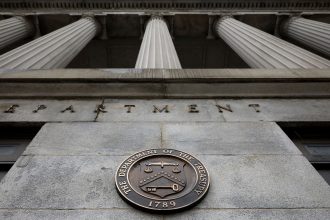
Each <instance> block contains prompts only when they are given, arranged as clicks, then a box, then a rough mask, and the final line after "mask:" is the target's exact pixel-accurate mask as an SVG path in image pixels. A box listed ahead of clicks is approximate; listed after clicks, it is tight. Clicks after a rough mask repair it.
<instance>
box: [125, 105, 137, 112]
mask: <svg viewBox="0 0 330 220" xmlns="http://www.w3.org/2000/svg"><path fill="white" fill-rule="evenodd" d="M124 107H125V108H127V111H126V113H131V112H132V108H135V105H124Z"/></svg>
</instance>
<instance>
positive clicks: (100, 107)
mask: <svg viewBox="0 0 330 220" xmlns="http://www.w3.org/2000/svg"><path fill="white" fill-rule="evenodd" d="M105 108H106V107H105V105H103V104H99V105H96V109H95V110H94V112H95V113H100V112H102V113H107V111H106V110H105Z"/></svg>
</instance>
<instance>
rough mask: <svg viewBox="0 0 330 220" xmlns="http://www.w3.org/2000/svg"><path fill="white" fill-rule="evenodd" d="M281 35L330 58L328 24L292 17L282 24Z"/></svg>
mask: <svg viewBox="0 0 330 220" xmlns="http://www.w3.org/2000/svg"><path fill="white" fill-rule="evenodd" d="M282 34H283V35H285V36H287V37H289V38H291V39H294V40H296V41H298V42H300V43H302V44H304V45H306V46H308V47H310V48H313V49H315V50H317V51H319V52H322V53H323V54H325V55H328V56H330V24H326V23H322V22H318V21H312V20H309V19H305V18H300V17H292V18H290V19H288V20H287V21H285V22H284V23H283V26H282Z"/></svg>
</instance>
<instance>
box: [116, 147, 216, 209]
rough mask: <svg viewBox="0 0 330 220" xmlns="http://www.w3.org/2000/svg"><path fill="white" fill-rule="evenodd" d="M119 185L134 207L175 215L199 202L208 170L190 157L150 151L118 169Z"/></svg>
mask: <svg viewBox="0 0 330 220" xmlns="http://www.w3.org/2000/svg"><path fill="white" fill-rule="evenodd" d="M116 185H117V190H118V191H119V193H120V195H121V196H122V197H123V198H124V199H125V200H126V201H128V202H129V203H131V204H132V205H134V206H136V207H139V208H143V209H146V210H153V211H174V210H180V209H183V208H187V207H190V206H193V205H195V204H196V203H197V202H199V201H200V200H201V199H202V198H203V197H204V196H205V195H206V193H207V191H208V188H209V185H210V178H209V174H208V171H207V170H206V168H205V166H204V165H203V164H202V163H201V162H200V161H199V160H198V159H196V158H195V157H193V156H191V155H190V154H187V153H184V152H181V151H178V150H173V149H150V150H145V151H141V152H138V153H136V154H134V155H132V156H131V157H129V158H127V159H126V160H125V161H124V162H123V163H122V164H121V165H120V166H119V168H118V170H117V173H116Z"/></svg>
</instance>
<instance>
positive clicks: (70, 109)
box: [61, 105, 76, 113]
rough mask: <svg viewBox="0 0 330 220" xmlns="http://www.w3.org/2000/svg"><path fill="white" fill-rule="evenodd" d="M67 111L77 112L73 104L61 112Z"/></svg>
mask: <svg viewBox="0 0 330 220" xmlns="http://www.w3.org/2000/svg"><path fill="white" fill-rule="evenodd" d="M66 111H69V112H70V113H75V112H76V111H75V110H74V108H73V105H70V106H69V107H67V108H65V109H63V110H62V111H61V113H64V112H66Z"/></svg>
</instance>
